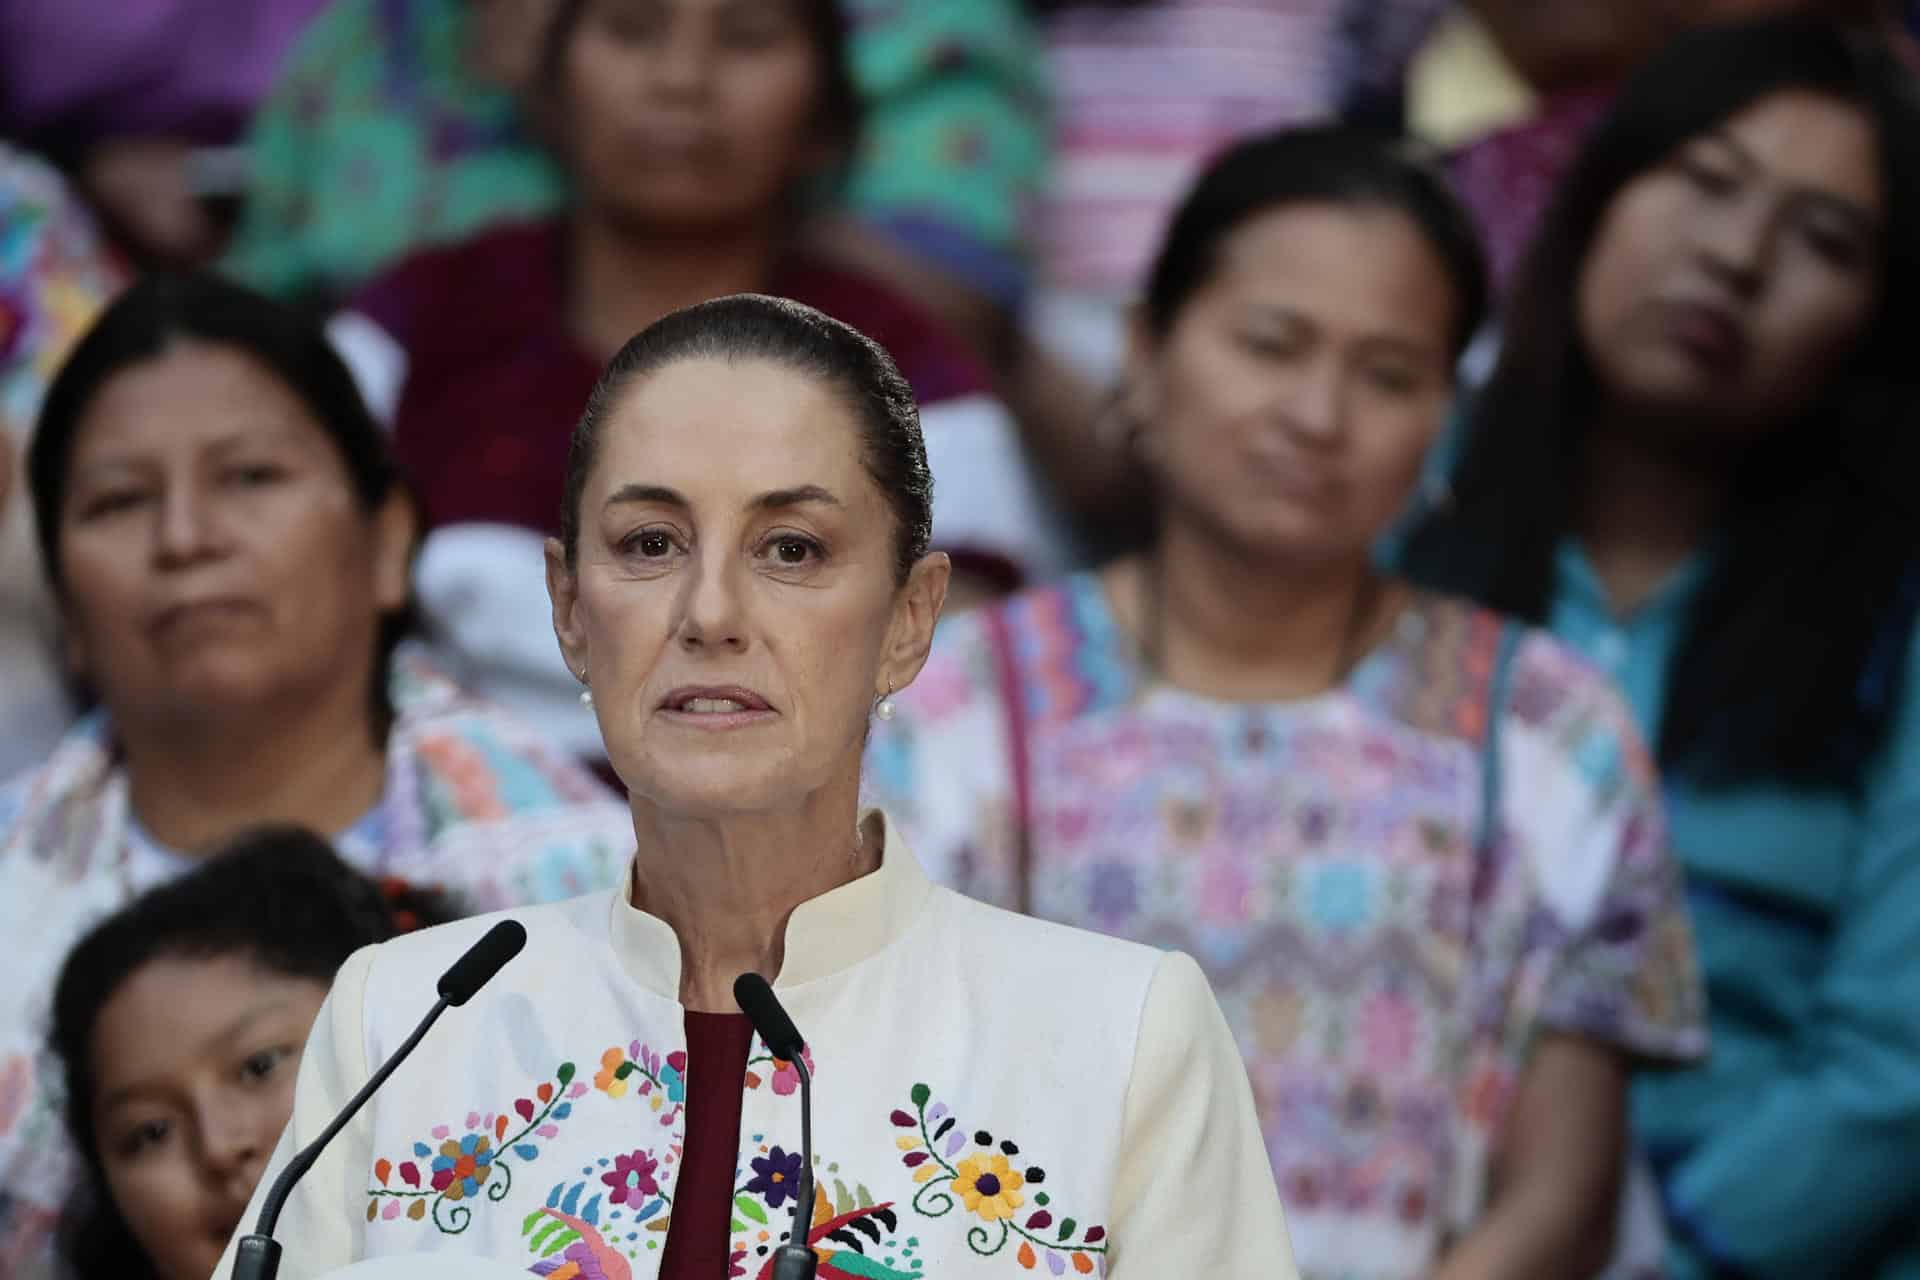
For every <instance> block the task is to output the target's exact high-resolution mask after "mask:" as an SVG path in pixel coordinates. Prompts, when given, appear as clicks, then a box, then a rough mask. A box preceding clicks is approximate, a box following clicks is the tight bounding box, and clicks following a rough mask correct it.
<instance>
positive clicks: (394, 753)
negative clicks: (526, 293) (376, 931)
mask: <svg viewBox="0 0 1920 1280" xmlns="http://www.w3.org/2000/svg"><path fill="white" fill-rule="evenodd" d="M27 489H28V491H29V493H30V495H31V498H32V504H33V514H34V520H35V525H36V529H37V531H38V534H39V542H40V549H41V565H42V569H43V571H44V572H45V574H46V576H47V580H48V582H49V583H50V584H51V586H52V589H53V594H54V599H55V601H56V603H57V605H58V607H59V610H60V615H61V619H62V630H63V641H64V646H65V657H66V662H67V665H68V668H69V670H70V671H71V672H72V674H73V676H74V678H75V680H76V682H77V683H78V684H80V685H81V686H83V687H84V688H85V690H86V691H87V692H88V693H89V694H90V695H91V697H92V699H93V700H94V701H95V704H96V705H95V707H94V710H93V711H92V712H91V713H90V714H88V715H87V716H86V717H85V718H84V719H83V720H82V721H81V722H80V723H79V724H78V725H77V726H75V727H74V728H73V730H72V731H71V732H69V733H68V735H67V736H66V737H65V738H64V739H63V740H62V741H61V742H60V744H59V745H58V746H57V747H56V748H55V749H54V751H53V753H52V754H51V756H50V757H49V758H48V759H47V760H46V761H45V763H43V764H42V765H40V766H38V767H36V768H34V769H33V770H31V771H29V772H27V773H25V774H23V775H21V776H20V777H18V778H16V779H14V780H13V781H12V782H10V783H8V784H7V785H6V786H5V787H3V788H0V937H4V938H5V939H6V940H7V947H8V955H9V966H8V981H7V982H6V983H4V984H0V1079H4V1080H5V1086H6V1087H5V1093H6V1095H7V1097H8V1098H9V1100H10V1101H9V1105H8V1106H6V1107H5V1108H3V1109H0V1250H5V1251H6V1252H4V1253H0V1257H5V1258H6V1260H7V1262H8V1265H9V1267H10V1268H12V1269H10V1270H9V1274H10V1275H11V1274H22V1273H25V1272H26V1271H27V1269H28V1267H29V1266H30V1265H32V1259H29V1258H27V1257H26V1256H25V1253H26V1251H28V1250H29V1249H30V1248H31V1246H30V1244H28V1243H26V1242H27V1241H28V1239H29V1238H30V1237H32V1236H33V1235H34V1234H35V1233H36V1231H38V1230H43V1229H44V1228H45V1227H46V1226H48V1225H49V1221H50V1218H51V1215H52V1213H53V1212H54V1211H55V1210H56V1209H57V1208H58V1205H59V1203H60V1199H61V1197H62V1196H63V1195H64V1194H65V1191H66V1187H67V1185H68V1182H69V1180H70V1175H69V1172H68V1160H67V1156H68V1152H67V1148H66V1144H65V1143H63V1142H61V1141H59V1140H58V1135H57V1122H56V1121H55V1120H54V1117H53V1115H52V1112H51V1109H50V1108H49V1107H48V1106H47V1105H46V1100H45V1099H44V1097H43V1096H41V1092H40V1090H39V1089H38V1087H37V1085H36V1083H35V1066H34V1058H33V1046H34V1045H36V1044H37V1043H38V1041H39V1038H40V1036H39V1032H38V1030H37V1024H38V1021H39V1018H40V1012H41V1010H42V1008H43V1006H44V1003H45V1000H46V995H47V988H48V986H49V984H50V981H51V977H52V972H53V967H54V966H55V965H56V964H57V963H58V962H59V958H60V956H61V955H62V954H64V953H65V951H66V949H67V947H68V945H69V944H70V943H71V941H72V940H73V938H74V936H75V935H76V934H78V933H79V932H80V930H81V929H82V928H84V927H85V925H86V924H87V922H88V921H90V920H92V919H93V918H95V917H97V916H99V915H101V914H102V913H104V912H106V911H111V910H113V909H114V908H117V907H119V906H121V905H123V904H124V903H126V902H127V901H128V900H129V899H131V898H132V897H133V896H134V895H135V894H136V893H137V892H139V891H140V890H142V889H144V888H147V887H148V886H150V885H153V884H155V883H158V882H159V881H162V880H166V879H169V878H171V877H172V876H174V875H176V874H178V873H179V872H181V871H184V870H187V869H189V868H191V867H192V866H194V865H196V864H197V863H199V862H201V861H203V860H204V859H205V858H206V857H207V856H208V853H207V850H208V849H210V848H211V847H213V846H214V845H216V844H217V843H218V842H220V841H222V840H224V839H226V838H227V837H229V836H231V835H232V834H233V833H234V832H236V831H239V830H242V829H245V828H247V827H250V826H254V825H257V824H259V823H262V822H294V823H298V824H299V825H301V826H304V827H307V828H309V829H311V830H314V831H319V832H324V833H327V834H328V835H329V836H331V837H332V838H334V839H335V840H336V841H337V843H338V845H339V847H340V850H341V852H342V854H343V855H344V856H345V857H346V858H347V859H348V860H349V861H350V862H352V863H353V864H354V865H355V866H357V867H359V868H361V869H362V870H365V871H368V872H370V873H374V874H379V875H399V876H404V877H406V878H408V879H412V880H418V881H421V882H423V883H434V884H440V885H445V886H448V887H449V888H451V889H454V890H455V891H457V892H459V893H461V894H462V895H463V896H466V897H468V898H470V899H471V900H472V901H473V903H474V905H475V907H476V908H478V909H486V908H493V907H503V906H509V905H513V904H517V903H523V902H532V901H540V900H545V899H553V898H561V897H567V896H570V895H572V894H575V893H579V892H582V891H584V890H586V889H590V888H595V887H598V886H601V885H605V884H610V883H612V882H613V881H614V880H615V879H617V878H618V876H619V872H620V868H621V866H622V865H624V862H625V859H626V856H627V854H628V853H629V852H630V851H631V850H632V848H633V832H632V826H631V823H630V822H629V820H628V818H627V814H626V809H625V806H623V805H621V804H620V803H619V802H618V801H617V800H616V799H615V798H614V797H613V795H612V794H611V793H610V792H608V790H607V789H606V788H605V787H604V786H603V785H602V784H601V783H599V782H598V781H597V780H596V779H595V778H593V777H592V775H591V774H589V773H588V772H586V771H585V770H584V769H582V768H581V767H580V766H579V765H577V764H576V763H575V762H574V761H573V760H572V759H571V758H570V757H569V756H567V755H566V753H565V752H563V751H562V750H560V749H559V748H558V747H556V746H553V745H550V744H548V743H547V742H545V741H544V740H542V739H541V738H539V737H538V736H537V735H535V734H534V733H533V732H531V731H530V730H529V729H527V728H526V727H525V726H524V725H522V724H520V723H518V722H516V721H514V720H512V719H511V718H509V717H507V716H505V715H503V714H502V713H501V712H500V711H498V710H497V709H495V708H492V707H489V706H487V705H485V704H482V703H480V702H477V701H476V700H474V699H473V698H471V697H470V696H468V695H466V694H465V693H463V692H462V691H461V690H459V689H458V688H457V687H455V686H454V685H453V684H452V683H451V682H450V681H449V680H448V679H447V678H446V677H445V676H444V675H442V674H440V673H439V672H438V671H437V670H436V669H435V668H434V667H433V666H431V665H430V664H429V663H428V662H427V661H425V659H424V658H423V657H422V656H421V654H420V653H419V651H418V646H417V645H416V644H412V643H403V633H404V631H405V630H406V618H407V615H408V613H409V604H408V599H409V585H408V576H409V575H408V568H409V560H410V557H411V552H412V546H413V538H414V523H413V516H412V511H411V507H410V505H409V501H408V499H407V497H406V495H405V494H404V493H403V492H402V491H401V489H400V486H399V484H398V481H397V477H396V474H395V471H394V467H393V462H392V459H391V457H390V456H389V454H388V452H387V442H386V438H385V436H384V434H383V433H382V432H381V430H380V428H379V427H378V426H377V425H376V424H375V423H374V421H373V420H372V418H371V417H369V416H368V414H367V411H366V409H365V407H364V406H363V405H362V404H361V402H360V399H359V396H358V393H357V392H356V391H355V388H354V384H353V380H352V378H351V377H350V376H349V375H348V373H347V370H346V368H345V367H344V366H343V365H342V364H341V363H340V361H339V359H338V358H337V357H336V356H335V355H334V353H333V350H332V348H331V347H329V346H328V344H327V341H326V339H325V338H324V337H323V336H322V335H321V334H320V332H319V331H318V330H317V329H315V328H313V327H311V326H309V325H307V324H306V323H305V322H303V321H302V320H300V319H299V318H298V317H296V316H294V315H293V314H292V313H290V312H288V311H287V310H285V309H284V308H282V307H281V306H280V305H279V304H277V303H273V302H269V301H268V300H266V299H265V298H261V297H259V296H257V295H255V294H253V293H251V292H248V291H247V290H244V289H241V288H239V287H237V286H234V285H230V284H226V283H223V282H221V281H219V280H216V279H214V278H212V277H210V276H198V275H195V276H158V277H153V278H151V279H148V280H146V281H144V282H143V283H141V284H139V285H136V286H135V287H134V288H132V289H130V290H128V291H127V292H126V293H124V294H122V295H121V297H120V298H119V300H118V301H116V302H115V303H114V304H113V305H112V306H111V307H109V308H108V309H107V311H106V312H105V313H104V314H103V315H102V316H101V318H100V320H99V322H98V323H97V324H96V325H95V326H94V327H93V328H92V329H91V330H90V331H89V332H88V334H87V336H86V337H85V338H83V339H82V340H81V341H80V343H79V344H78V345H77V346H76V347H75V348H74V350H73V352H72V354H71V355H70V356H69V358H68V360H67V362H66V364H65V365H64V366H63V367H62V369H61V371H60V374H59V376H58V377H57V378H56V379H55V380H54V383H53V385H52V387H51V389H50V390H49V391H48V393H47V397H46V401H45V403H44V405H43V407H42V410H41V413H40V421H39V426H38V430H37V431H36V433H35V436H34V440H33V446H32V450H31V452H30V454H29V456H28V460H27Z"/></svg>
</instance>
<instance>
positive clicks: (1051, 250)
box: [1010, 0, 1449, 545]
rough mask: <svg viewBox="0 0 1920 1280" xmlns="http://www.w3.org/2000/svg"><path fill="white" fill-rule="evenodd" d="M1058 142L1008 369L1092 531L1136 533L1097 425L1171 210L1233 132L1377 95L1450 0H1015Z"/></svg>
mask: <svg viewBox="0 0 1920 1280" xmlns="http://www.w3.org/2000/svg"><path fill="white" fill-rule="evenodd" d="M1028 2H1029V7H1031V8H1032V9H1034V10H1035V11H1036V12H1037V13H1038V15H1039V16H1040V17H1041V19H1042V26H1043V30H1044V32H1045V38H1046V46H1047V69H1048V72H1049V73H1050V78H1051V81H1052V91H1053V98H1054V103H1053V107H1054V110H1053V115H1054V120H1053V140H1054V151H1055V154H1056V159H1055V161H1054V164H1053V167H1052V171H1051V172H1050V173H1049V175H1048V178H1047V181H1046V184H1045V187H1044V189H1043V191H1042V194H1041V198H1040V200H1039V201H1038V203H1037V205H1036V207H1035V209H1034V214H1033V228H1034V229H1033V232H1032V237H1033V241H1034V244H1033V254H1034V266H1033V276H1034V282H1033V288H1032V290H1031V293H1030V296H1029V299H1028V305H1027V307H1026V308H1025V312H1024V315H1023V318H1022V326H1021V327H1022V330H1023V333H1024V334H1025V337H1026V341H1025V342H1024V343H1023V344H1022V346H1021V349H1020V355H1019V359H1018V361H1017V362H1016V364H1015V367H1014V369H1013V371H1012V376H1011V378H1010V386H1011V387H1012V388H1013V390H1012V392H1011V394H1012V395H1013V397H1014V404H1015V408H1016V411H1017V412H1018V413H1019V414H1020V416H1021V419H1022V421H1023V423H1025V425H1026V428H1027V431H1028V434H1029V437H1030V439H1031V440H1032V442H1033V449H1034V455H1035V458H1036V459H1037V460H1038V461H1039V462H1040V464H1041V465H1042V466H1043V467H1044V468H1045V471H1046V474H1047V476H1048V478H1049V479H1050V480H1051V481H1052V483H1053V484H1054V486H1055V488H1056V489H1057V490H1058V491H1059V493H1060V494H1061V497H1062V500H1063V501H1064V502H1065V503H1067V504H1068V505H1070V506H1071V507H1072V509H1073V510H1075V512H1076V513H1077V514H1079V515H1080V516H1081V517H1082V520H1083V523H1085V524H1086V525H1087V526H1088V531H1089V532H1090V533H1093V534H1094V535H1095V540H1096V541H1098V542H1106V543H1110V544H1111V543H1122V544H1127V543H1131V544H1135V545H1137V541H1138V539H1137V536H1136V535H1137V534H1138V533H1139V532H1140V528H1139V526H1140V525H1141V524H1142V520H1141V518H1140V515H1139V511H1138V507H1139V504H1140V502H1141V500H1142V495H1141V493H1140V492H1139V486H1138V484H1137V483H1134V482H1133V480H1134V477H1133V475H1132V468H1131V467H1129V466H1128V465H1127V464H1128V462H1129V459H1127V458H1126V457H1125V455H1124V454H1122V453H1120V452H1118V451H1116V450H1113V449H1112V448H1111V447H1109V442H1108V441H1106V440H1105V439H1104V438H1103V437H1101V436H1100V435H1099V434H1098V433H1097V432H1096V431H1095V430H1094V428H1095V425H1096V423H1097V421H1098V420H1099V419H1100V416H1101V415H1100V401H1101V396H1102V393H1103V392H1104V390H1105V389H1106V388H1108V387H1110V386H1111V385H1112V383H1113V381H1114V380H1115V378H1116V377H1117V376H1118V375H1119V371H1120V367H1121V364H1122V362H1123V360H1124V358H1125V351H1126V332H1127V323H1126V312H1127V307H1128V306H1129V305H1130V303H1131V302H1132V301H1133V299H1134V298H1135V296H1136V290H1137V289H1138V287H1139V284H1140V281H1141V280H1142V279H1143V278H1144V277H1145V275H1146V268H1147V264H1148V261H1149V259H1150V258H1151V257H1152V254H1153V250H1154V247H1155V245H1157V244H1158V243H1159V239H1160V236H1161V234H1162V232H1163V230H1164V229H1165V227H1166V225H1167V222H1168V219H1170V218H1171V217H1172V215H1173V209H1174V206H1175V205H1176V204H1178V203H1179V201H1180V197H1181V195H1182V193H1184V192H1185V191H1186V190H1187V188H1188V186H1189V185H1190V184H1191V183H1192V182H1193V180H1194V179H1195V178H1196V177H1197V176H1198V175H1199V173H1200V171H1201V170H1202V169H1203V168H1204V167H1205V166H1206V164H1207V163H1208V161H1209V160H1211V159H1212V158H1213V157H1214V156H1216V155H1218V154H1219V153H1220V152H1221V151H1223V150H1225V149H1226V147H1227V146H1228V145H1230V144H1231V143H1232V142H1233V141H1234V139H1236V138H1239V137H1242V136H1245V135H1247V134H1251V133H1254V132H1257V131H1261V130H1267V129H1274V128H1278V127H1280V126H1282V125H1295V124H1304V123H1307V122H1309V121H1318V120H1325V119H1328V118H1331V117H1335V116H1341V115H1344V114H1346V113H1348V112H1350V111H1353V110H1356V109H1359V108H1361V107H1362V106H1363V105H1364V104H1367V103H1371V102H1374V101H1376V100H1379V99H1382V98H1391V97H1392V96H1393V94H1394V92H1395V90H1396V87H1397V85H1398V84H1399V81H1400V78H1401V74H1402V71H1403V70H1404V68H1405V65H1406V63H1407V61H1408V59H1409V58H1410V57H1411V56H1412V54H1413V53H1414V52H1415V50H1416V49H1418V47H1419V45H1420V42H1421V40H1422V38H1423V35H1424V33H1425V32H1426V30H1427V28H1428V27H1429V26H1430V25H1431V23H1432V22H1433V21H1434V19H1435V17H1436V16H1437V15H1438V14H1440V13H1441V12H1442V11H1443V10H1444V9H1446V8H1447V7H1448V4H1449V0H1284V3H1281V2H1277V0H1254V2H1252V3H1249V0H1028Z"/></svg>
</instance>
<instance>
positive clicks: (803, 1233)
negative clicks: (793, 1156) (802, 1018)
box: [793, 1045, 813, 1253]
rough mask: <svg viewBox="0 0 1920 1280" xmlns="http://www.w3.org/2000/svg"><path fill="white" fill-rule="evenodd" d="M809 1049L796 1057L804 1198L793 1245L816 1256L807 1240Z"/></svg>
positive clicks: (810, 1134)
mask: <svg viewBox="0 0 1920 1280" xmlns="http://www.w3.org/2000/svg"><path fill="white" fill-rule="evenodd" d="M806 1058H807V1055H806V1047H805V1046H804V1045H802V1046H801V1050H800V1052H799V1053H796V1054H795V1055H794V1056H793V1069H794V1071H795V1072H796V1073H797V1074H798V1075H799V1077H800V1183H799V1185H798V1186H797V1187H795V1188H794V1190H796V1191H798V1192H799V1193H800V1198H799V1199H798V1200H797V1201H795V1202H794V1206H793V1243H795V1244H797V1245H799V1246H800V1247H801V1248H802V1249H805V1250H807V1252H808V1253H812V1252H813V1249H812V1246H810V1245H809V1244H808V1243H807V1237H808V1236H809V1235H810V1234H811V1233H812V1232H811V1228H812V1226H813V1073H812V1072H810V1071H808V1070H807V1061H806Z"/></svg>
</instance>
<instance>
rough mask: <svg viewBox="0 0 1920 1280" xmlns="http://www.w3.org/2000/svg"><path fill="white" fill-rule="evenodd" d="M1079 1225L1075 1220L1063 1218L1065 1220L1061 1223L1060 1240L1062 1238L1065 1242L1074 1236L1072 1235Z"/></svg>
mask: <svg viewBox="0 0 1920 1280" xmlns="http://www.w3.org/2000/svg"><path fill="white" fill-rule="evenodd" d="M1077 1225H1079V1224H1078V1223H1076V1222H1074V1220H1073V1219H1072V1218H1063V1219H1061V1221H1060V1238H1061V1239H1062V1240H1065V1239H1066V1238H1067V1237H1068V1236H1070V1235H1072V1234H1073V1229H1074V1227H1076V1226H1077Z"/></svg>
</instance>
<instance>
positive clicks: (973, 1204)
mask: <svg viewBox="0 0 1920 1280" xmlns="http://www.w3.org/2000/svg"><path fill="white" fill-rule="evenodd" d="M1026 1181H1027V1180H1026V1178H1025V1176H1024V1175H1022V1174H1021V1173H1020V1172H1019V1171H1017V1170H1016V1169H1014V1168H1013V1167H1012V1166H1011V1165H1009V1164H1008V1163H1007V1158H1006V1157H1005V1156H1003V1155H977V1156H968V1157H967V1158H966V1159H965V1160H962V1161H961V1162H960V1165H959V1168H958V1169H957V1170H956V1171H955V1173H954V1177H953V1189H954V1190H955V1191H956V1192H958V1193H959V1195H960V1199H961V1200H962V1202H964V1203H965V1204H966V1206H967V1212H968V1213H977V1214H979V1215H980V1216H981V1217H983V1218H985V1219H986V1220H987V1221H988V1222H999V1221H1001V1220H1002V1219H1004V1218H1011V1217H1012V1216H1013V1214H1014V1210H1016V1209H1018V1208H1019V1207H1020V1206H1021V1205H1023V1204H1025V1203H1026V1202H1027V1198H1026V1197H1025V1196H1023V1195H1021V1194H1020V1188H1021V1187H1023V1186H1025V1185H1026Z"/></svg>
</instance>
